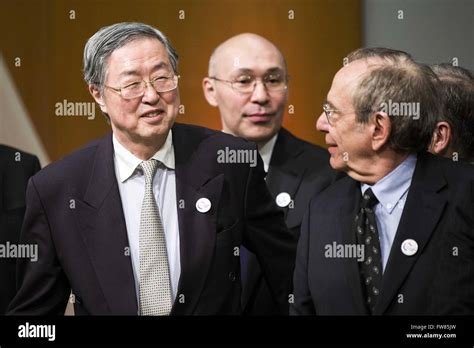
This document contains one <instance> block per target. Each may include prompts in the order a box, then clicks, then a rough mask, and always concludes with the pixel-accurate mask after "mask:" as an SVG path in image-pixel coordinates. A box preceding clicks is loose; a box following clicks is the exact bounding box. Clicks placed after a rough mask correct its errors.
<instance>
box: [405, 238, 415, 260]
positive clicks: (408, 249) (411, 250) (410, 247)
mask: <svg viewBox="0 0 474 348" xmlns="http://www.w3.org/2000/svg"><path fill="white" fill-rule="evenodd" d="M417 251H418V243H417V242H416V241H414V240H413V239H405V240H404V241H403V243H402V253H404V254H405V255H406V256H413V255H415V254H416V252H417Z"/></svg>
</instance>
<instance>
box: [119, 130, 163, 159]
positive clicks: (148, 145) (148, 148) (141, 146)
mask: <svg viewBox="0 0 474 348" xmlns="http://www.w3.org/2000/svg"><path fill="white" fill-rule="evenodd" d="M114 134H115V136H116V138H117V140H118V141H119V142H120V144H122V145H123V147H125V148H126V149H127V150H128V151H130V153H132V154H133V155H134V156H135V157H137V158H139V159H141V160H143V161H147V160H149V159H150V158H151V157H153V155H154V154H155V153H156V152H157V151H158V150H159V149H161V147H162V146H163V144H164V143H165V141H166V138H167V136H168V133H166V134H163V135H157V136H155V137H153V139H130V138H128V137H126V136H124V135H123V134H120V133H115V132H114Z"/></svg>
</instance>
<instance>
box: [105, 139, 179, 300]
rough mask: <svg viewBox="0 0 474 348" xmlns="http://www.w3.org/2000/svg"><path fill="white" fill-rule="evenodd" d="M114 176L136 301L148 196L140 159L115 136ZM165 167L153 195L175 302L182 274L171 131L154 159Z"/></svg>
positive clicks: (160, 173)
mask: <svg viewBox="0 0 474 348" xmlns="http://www.w3.org/2000/svg"><path fill="white" fill-rule="evenodd" d="M112 141H113V146H114V163H115V175H116V176H117V182H118V187H119V191H120V197H121V200H122V207H123V213H124V216H125V223H126V226H127V235H128V242H129V245H130V253H131V260H132V266H133V274H134V277H135V289H136V292H137V302H139V279H140V248H139V245H140V243H139V241H140V238H139V237H140V213H141V209H142V203H143V197H144V196H145V177H144V175H143V172H142V170H141V168H137V167H138V165H139V164H140V163H141V162H142V160H141V159H139V158H137V157H136V156H134V155H133V154H132V153H131V152H130V151H128V150H127V149H126V148H125V147H124V146H123V145H122V144H121V143H120V142H119V141H118V140H117V138H116V137H115V135H113V140H112ZM152 158H153V159H156V160H157V161H159V162H161V163H162V164H164V166H165V167H163V166H158V169H157V171H156V174H155V177H154V178H153V193H154V195H155V200H156V203H157V205H158V210H159V212H160V217H161V221H162V223H163V228H164V232H165V239H166V249H167V252H168V263H169V268H170V278H171V279H170V280H171V296H172V300H173V302H174V300H175V298H176V294H177V292H178V283H179V277H180V274H181V263H180V252H179V227H178V207H177V200H176V175H175V160H174V148H173V135H172V131H171V130H170V131H169V133H168V137H167V138H166V141H165V143H164V144H163V146H162V147H161V148H160V150H158V152H157V153H155V154H154V155H153V157H152Z"/></svg>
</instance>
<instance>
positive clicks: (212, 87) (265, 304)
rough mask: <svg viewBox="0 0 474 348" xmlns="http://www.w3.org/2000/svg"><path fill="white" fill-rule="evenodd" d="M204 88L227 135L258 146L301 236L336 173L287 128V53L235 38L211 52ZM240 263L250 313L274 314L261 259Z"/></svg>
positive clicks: (244, 257)
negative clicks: (312, 203)
mask: <svg viewBox="0 0 474 348" xmlns="http://www.w3.org/2000/svg"><path fill="white" fill-rule="evenodd" d="M203 89H204V95H205V97H206V99H207V101H208V102H209V104H210V105H212V106H215V107H218V109H219V111H220V117H221V122H222V130H223V131H224V132H225V133H229V134H233V135H235V136H238V137H242V138H244V139H247V140H250V141H254V142H256V143H257V145H258V149H259V153H260V155H261V157H262V159H263V163H264V166H265V171H266V172H267V177H266V182H267V185H268V188H269V189H270V192H271V193H272V195H273V197H274V199H275V202H276V203H277V205H278V206H279V207H280V209H281V210H282V211H283V212H284V213H285V217H286V223H287V226H288V228H290V229H291V230H292V232H293V233H294V235H295V236H299V231H300V226H301V221H302V219H303V215H304V212H305V210H306V208H307V206H308V203H309V200H310V199H311V197H312V196H313V195H314V194H316V193H317V192H319V191H321V190H322V189H324V188H325V187H327V186H328V185H329V184H330V183H331V182H332V180H333V178H334V173H335V172H333V171H332V170H331V168H330V167H329V163H328V155H327V152H326V151H325V150H323V149H322V148H321V147H319V146H316V145H313V144H310V143H307V142H305V141H303V140H301V139H298V138H297V137H295V136H294V135H292V134H291V133H290V132H288V131H287V130H286V129H284V128H282V121H283V115H284V113H285V107H286V102H287V99H288V71H287V64H286V62H285V58H284V57H283V54H282V53H281V51H280V50H279V49H278V48H277V47H276V46H275V45H274V44H273V43H271V42H270V41H268V40H267V39H265V38H263V37H261V36H259V35H256V34H251V33H245V34H240V35H237V36H234V37H231V38H230V39H228V40H226V41H225V42H223V43H221V44H220V45H219V46H218V47H217V48H216V49H215V50H214V52H213V53H212V55H211V58H210V61H209V76H208V77H206V78H204V80H203ZM311 122H312V121H311ZM241 261H242V270H243V271H242V273H243V286H244V288H243V293H242V295H243V296H242V303H243V305H244V308H245V313H246V314H258V315H268V314H274V313H275V312H276V308H277V307H276V306H275V302H274V301H273V300H272V297H271V295H270V291H269V289H268V284H267V282H266V280H265V279H264V277H263V275H262V271H261V267H260V265H259V263H258V261H257V258H256V257H255V255H254V254H251V253H249V252H248V251H247V250H245V249H243V250H242V254H241Z"/></svg>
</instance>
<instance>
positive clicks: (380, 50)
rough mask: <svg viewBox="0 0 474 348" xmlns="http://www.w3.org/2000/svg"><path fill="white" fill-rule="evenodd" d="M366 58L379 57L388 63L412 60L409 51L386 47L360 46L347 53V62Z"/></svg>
mask: <svg viewBox="0 0 474 348" xmlns="http://www.w3.org/2000/svg"><path fill="white" fill-rule="evenodd" d="M368 58H380V59H383V60H385V61H387V62H388V63H400V62H403V61H413V58H412V57H411V55H410V54H409V53H407V52H404V51H399V50H394V49H391V48H386V47H362V48H358V49H356V50H355V51H352V52H351V53H349V54H348V55H347V60H348V62H349V63H351V62H353V61H355V60H359V59H368Z"/></svg>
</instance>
